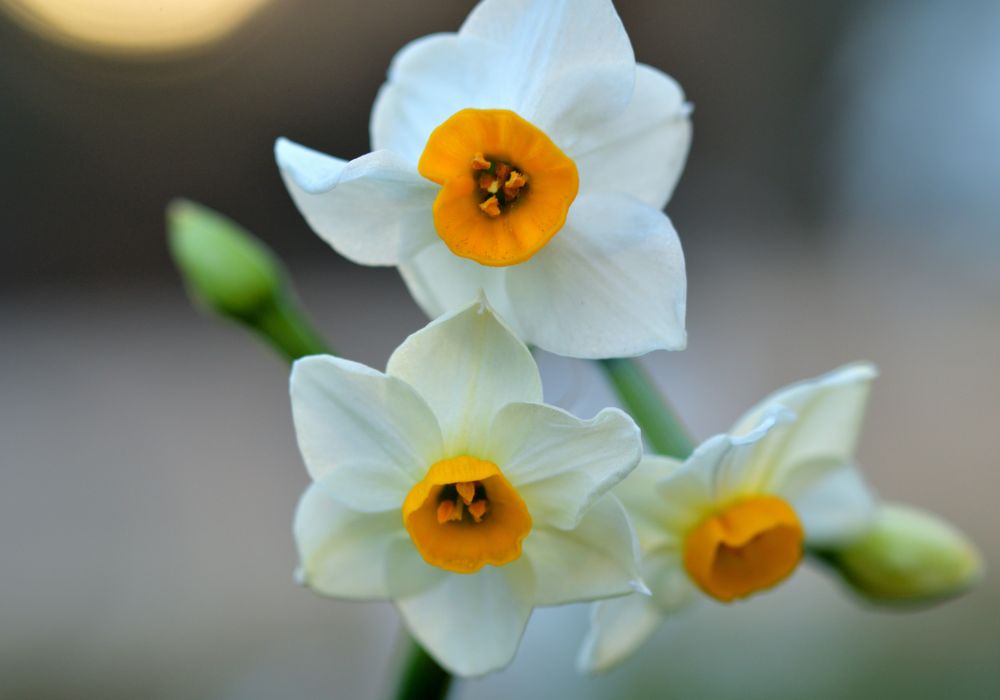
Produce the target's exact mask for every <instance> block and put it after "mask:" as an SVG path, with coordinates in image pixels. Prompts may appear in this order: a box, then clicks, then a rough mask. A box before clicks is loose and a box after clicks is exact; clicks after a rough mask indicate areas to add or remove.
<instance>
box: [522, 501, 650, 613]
mask: <svg viewBox="0 0 1000 700" xmlns="http://www.w3.org/2000/svg"><path fill="white" fill-rule="evenodd" d="M522 556H523V559H524V560H525V561H526V562H527V563H529V564H530V565H531V569H532V571H533V574H534V591H533V596H532V602H533V603H534V604H535V605H562V604H564V603H577V602H581V601H586V600H596V599H599V598H608V597H610V596H616V595H624V594H626V593H631V592H633V591H635V590H637V589H638V588H641V587H642V583H641V581H640V579H641V577H640V575H639V551H638V543H637V542H636V540H635V534H634V532H633V531H632V527H631V526H630V525H629V522H628V516H627V515H626V514H625V509H624V508H623V507H622V505H621V503H619V502H618V499H616V498H615V497H614V496H612V495H610V494H608V495H605V496H604V497H602V498H599V499H598V500H597V501H596V502H595V503H594V504H593V506H592V507H591V508H589V509H588V510H587V511H586V512H585V513H584V514H583V517H582V518H581V519H580V522H579V524H578V525H577V526H576V527H575V528H574V529H572V530H561V529H557V528H552V527H545V526H542V527H535V528H532V530H531V533H530V534H529V535H528V537H527V539H525V541H524V550H523V555H522ZM519 562H520V560H519Z"/></svg>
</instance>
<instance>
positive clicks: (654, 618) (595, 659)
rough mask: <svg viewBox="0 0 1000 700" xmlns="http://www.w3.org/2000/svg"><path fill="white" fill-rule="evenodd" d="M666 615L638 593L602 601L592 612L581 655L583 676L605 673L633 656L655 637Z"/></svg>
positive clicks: (579, 666)
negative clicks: (654, 633) (647, 641)
mask: <svg viewBox="0 0 1000 700" xmlns="http://www.w3.org/2000/svg"><path fill="white" fill-rule="evenodd" d="M662 620H663V613H662V612H660V610H659V608H657V607H656V604H655V603H654V602H653V600H652V599H651V598H650V597H649V596H646V595H640V594H638V593H635V594H632V595H628V596H624V597H621V598H614V599H612V600H602V601H600V602H599V603H595V604H594V605H593V606H592V607H591V609H590V630H589V631H588V632H587V636H586V637H585V638H584V640H583V645H582V646H581V647H580V653H579V655H578V656H577V660H576V665H577V668H578V669H579V670H580V671H581V672H583V673H603V672H605V671H608V670H610V669H611V668H612V667H614V666H616V665H618V664H619V663H621V662H622V661H624V660H625V659H627V658H628V657H629V656H631V655H632V654H633V653H634V652H635V651H636V650H637V649H638V648H639V647H640V646H642V644H643V643H644V642H645V641H646V640H647V639H649V638H650V637H651V636H653V632H655V631H656V630H657V628H658V627H659V626H660V622H661V621H662Z"/></svg>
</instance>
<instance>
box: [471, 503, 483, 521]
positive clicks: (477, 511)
mask: <svg viewBox="0 0 1000 700" xmlns="http://www.w3.org/2000/svg"><path fill="white" fill-rule="evenodd" d="M486 507H487V503H486V500H485V499H483V500H479V501H475V502H474V503H472V504H471V505H470V506H469V514H470V515H471V516H472V517H473V519H474V520H475V521H476V522H477V523H479V522H482V520H483V516H484V515H486Z"/></svg>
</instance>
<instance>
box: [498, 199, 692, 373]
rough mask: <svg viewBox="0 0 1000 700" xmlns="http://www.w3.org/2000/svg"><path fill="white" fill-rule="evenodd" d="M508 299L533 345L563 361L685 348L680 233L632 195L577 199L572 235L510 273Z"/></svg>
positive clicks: (569, 222) (684, 283)
mask: <svg viewBox="0 0 1000 700" xmlns="http://www.w3.org/2000/svg"><path fill="white" fill-rule="evenodd" d="M507 292H508V294H509V296H510V301H511V304H512V306H513V309H514V313H515V314H516V315H517V325H518V327H519V328H520V329H522V330H523V332H524V335H525V339H526V340H527V341H528V342H530V343H533V344H535V345H537V346H538V347H540V348H542V349H543V350H548V351H550V352H554V353H556V354H558V355H566V356H569V357H582V358H602V357H631V356H636V355H642V354H645V353H647V352H651V351H653V350H682V349H683V348H684V346H685V345H686V343H687V334H686V332H685V330H684V317H685V312H686V306H687V277H686V274H685V270H684V253H683V251H682V250H681V244H680V240H679V239H678V237H677V232H676V231H674V227H673V225H672V224H671V223H670V220H669V219H668V218H667V217H666V215H665V214H663V213H662V212H660V211H658V210H656V209H654V208H652V207H650V206H649V205H647V204H643V203H642V202H640V201H638V200H636V199H633V198H631V197H627V196H625V195H621V194H595V195H589V196H586V197H581V198H579V199H577V201H576V202H574V203H573V206H572V207H571V208H570V212H569V217H568V219H567V223H566V226H565V228H563V230H562V231H560V232H559V233H558V234H557V235H556V236H555V237H554V238H553V239H552V240H551V241H550V242H549V244H548V245H547V246H545V248H543V249H542V250H540V251H539V252H538V253H537V254H536V255H535V256H534V257H533V258H531V260H529V261H527V262H526V263H523V264H521V265H518V266H515V267H512V268H510V270H509V272H508V276H507Z"/></svg>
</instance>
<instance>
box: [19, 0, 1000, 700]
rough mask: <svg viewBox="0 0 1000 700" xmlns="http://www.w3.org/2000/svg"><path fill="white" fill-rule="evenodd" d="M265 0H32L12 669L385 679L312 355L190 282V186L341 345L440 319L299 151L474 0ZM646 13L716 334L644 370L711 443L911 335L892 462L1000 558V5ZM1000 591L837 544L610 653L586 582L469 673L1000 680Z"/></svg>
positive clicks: (743, 692)
mask: <svg viewBox="0 0 1000 700" xmlns="http://www.w3.org/2000/svg"><path fill="white" fill-rule="evenodd" d="M241 3H243V4H247V5H252V4H258V5H260V7H259V8H258V10H257V11H256V12H248V13H247V14H246V15H245V16H244V17H243V20H242V21H240V22H236V23H234V25H233V26H232V27H231V31H228V32H223V31H222V30H223V29H226V28H227V27H223V26H222V25H220V30H219V33H220V34H221V35H222V36H221V37H220V38H218V39H216V40H214V41H211V42H207V43H202V44H200V45H197V46H190V45H189V46H186V47H185V48H183V49H178V50H169V48H165V47H164V46H163V45H162V44H160V45H159V48H158V49H157V50H156V51H154V52H144V51H142V50H141V38H142V37H143V36H146V35H147V34H148V35H149V36H150V37H151V39H150V41H153V40H160V39H163V34H164V32H165V29H164V28H165V27H167V25H169V24H170V23H171V22H172V21H173V18H172V15H171V13H172V12H174V11H175V10H178V8H181V9H183V7H187V6H188V5H192V3H191V2H190V0H185V2H180V0H177V1H176V2H174V3H169V2H148V3H147V2H143V1H140V0H129V2H127V3H126V4H128V5H129V9H128V12H127V13H126V12H124V11H122V17H124V16H125V15H126V14H127V15H128V17H129V18H134V17H138V18H139V22H140V23H139V24H137V25H135V26H133V25H129V24H127V23H125V22H124V21H122V23H121V26H117V25H115V23H114V22H112V23H111V26H112V27H113V28H116V30H117V31H118V32H119V34H120V35H121V36H123V37H128V38H130V39H131V40H133V41H134V43H137V44H138V45H139V46H140V48H139V49H136V48H134V47H133V49H131V50H129V51H123V50H122V49H120V48H116V47H115V46H114V45H113V44H111V43H108V41H109V40H107V39H105V40H104V41H103V43H99V44H93V43H86V42H85V41H83V40H80V39H76V40H74V39H72V38H71V37H72V31H70V30H72V29H73V27H72V26H71V25H67V24H66V23H65V22H59V21H57V20H59V19H60V17H59V15H58V13H59V12H60V11H64V10H66V8H68V7H70V6H74V7H75V8H76V10H75V11H77V12H78V13H79V8H80V7H84V8H86V6H87V5H88V4H89V5H92V6H93V9H92V10H91V11H90V14H89V15H87V13H86V12H84V13H83V15H79V14H77V15H74V17H76V20H75V21H77V23H78V25H79V23H80V22H83V23H84V24H86V21H88V20H90V21H92V23H93V24H95V26H96V25H100V26H105V25H107V24H108V20H109V17H110V19H111V20H115V19H116V15H115V9H114V8H115V5H116V0H94V2H90V1H89V0H88V2H81V1H80V0H77V1H76V2H71V1H70V0H0V99H2V106H0V477H2V482H0V561H2V568H0V697H3V698H8V697H9V698H17V699H21V698H31V699H34V698H38V699H43V698H44V699H50V698H51V699H57V698H58V699H63V698H66V699H69V698H73V699H79V698H111V699H115V698H157V699H158V698H164V699H172V698H184V699H185V700H190V699H192V698H196V699H197V698H206V699H213V700H216V699H218V700H243V699H244V698H247V699H258V698H259V699H261V700H263V699H265V698H277V697H280V698H289V699H292V700H299V699H302V700H306V699H312V698H369V697H379V695H380V694H381V693H382V692H384V690H385V689H386V683H387V681H386V669H387V668H391V667H392V664H393V663H395V660H396V652H397V648H396V647H397V642H398V639H399V626H398V620H397V617H396V615H395V612H394V611H393V610H392V608H391V607H390V606H388V605H376V604H347V603H338V602H332V601H327V600H321V599H319V598H317V597H314V596H313V595H311V594H310V593H308V592H307V591H304V590H302V589H299V588H297V587H296V586H295V585H294V584H293V582H292V570H293V567H294V565H295V555H294V550H293V546H292V542H291V534H290V521H291V516H292V512H293V508H294V506H295V502H296V500H297V498H298V495H299V493H300V492H301V491H302V489H303V488H304V487H305V485H306V483H307V478H306V475H305V471H304V469H303V468H302V465H301V462H300V459H299V456H298V454H297V451H296V449H295V446H294V441H293V434H292V427H291V421H290V417H289V409H288V400H287V395H286V382H287V372H286V368H285V367H283V366H282V364H281V362H280V361H278V360H277V359H276V357H274V356H272V355H270V354H269V351H268V350H267V349H265V348H263V347H260V346H258V344H257V343H256V342H255V341H254V340H253V339H251V338H249V337H247V336H246V335H245V334H244V333H243V332H242V331H241V330H239V329H236V328H233V327H231V326H227V325H223V324H220V323H218V322H216V321H215V320H214V319H209V318H205V317H203V316H200V315H198V314H197V313H196V312H195V311H194V310H192V308H191V307H190V305H189V303H188V301H187V299H186V298H185V296H184V293H183V290H182V289H181V287H180V284H179V282H178V279H177V277H176V275H175V273H174V271H173V269H172V267H171V263H170V261H169V259H168V257H167V254H166V249H165V245H164V231H163V207H164V205H165V203H166V202H167V201H168V200H169V199H170V198H172V197H174V196H177V195H183V196H187V197H190V198H192V199H195V200H198V201H201V202H203V203H205V204H208V205H210V206H212V207H214V208H217V209H219V210H221V211H223V212H225V213H227V214H228V215H230V216H232V217H233V218H235V219H237V220H238V221H240V222H242V223H243V224H244V225H246V226H247V227H249V228H250V229H252V230H253V231H255V232H256V233H257V234H259V235H260V236H261V237H262V238H264V239H265V240H266V241H267V242H268V243H269V244H270V245H271V246H272V247H273V248H274V249H275V250H276V251H278V253H279V254H280V255H282V256H283V257H284V258H285V259H286V260H287V261H288V263H289V266H290V267H291V269H292V271H293V273H294V274H295V276H296V279H297V281H298V286H299V289H300V292H301V294H302V296H303V298H304V300H305V302H306V303H307V304H308V306H309V308H310V310H311V311H312V313H313V315H314V318H315V319H316V321H317V323H318V324H319V325H320V326H321V327H322V328H323V329H324V331H325V332H327V333H328V335H329V337H330V338H331V340H332V342H333V343H334V344H335V346H336V347H337V348H338V349H339V350H340V351H341V352H342V353H343V354H344V355H346V356H348V357H351V358H353V359H357V360H360V361H364V362H366V363H368V364H371V365H374V366H376V367H381V366H383V365H384V362H385V360H386V358H387V357H388V355H389V353H390V352H391V351H392V349H393V348H394V347H395V346H396V345H397V344H398V343H399V342H400V341H401V339H402V338H403V337H405V335H406V334H407V333H409V332H412V331H413V330H415V329H417V328H419V327H420V326H421V325H422V324H423V323H424V319H423V318H422V316H421V314H420V312H419V311H418V310H417V308H416V307H415V305H414V304H413V302H412V301H411V300H410V299H409V297H408V295H407V293H406V291H405V288H404V287H403V285H402V283H401V282H400V280H399V279H398V276H397V275H396V273H395V272H394V271H392V270H376V269H365V268H358V267H354V266H352V265H351V264H349V263H347V262H346V261H344V260H342V259H340V258H338V257H337V256H336V254H334V253H332V252H331V251H330V250H329V249H328V248H327V247H326V246H325V245H324V244H323V243H321V242H320V241H319V240H318V239H317V238H316V237H315V236H314V235H313V234H311V233H310V232H309V230H308V229H307V227H306V226H305V224H304V223H303V221H302V220H301V219H300V217H299V216H298V214H297V213H296V211H295V209H294V207H293V206H292V204H291V201H290V199H289V198H288V196H287V195H286V193H285V191H284V189H283V187H282V185H281V183H280V181H279V178H278V175H277V171H276V168H275V166H274V163H273V160H272V155H271V149H272V144H273V142H274V139H275V138H276V137H277V136H279V135H286V136H289V137H291V138H293V139H295V140H297V141H300V142H302V143H305V144H308V145H311V146H313V147H316V148H319V149H322V150H325V151H327V152H330V153H333V154H336V155H339V156H343V157H353V156H357V155H360V154H362V153H364V152H365V151H366V150H367V121H368V111H369V108H370V106H371V102H372V100H373V98H374V95H375V92H376V90H377V88H378V86H379V84H380V83H381V80H382V78H383V76H384V73H385V70H386V68H387V66H388V63H389V60H390V59H391V57H392V55H393V54H394V53H395V52H396V51H397V50H398V49H399V48H400V47H401V46H402V45H403V44H404V43H405V42H407V41H409V40H410V39H413V38H416V37H418V36H421V35H424V34H428V33H431V32H435V31H444V30H453V29H456V28H457V27H458V26H459V24H460V22H461V20H462V18H463V17H464V16H465V14H466V13H467V11H468V10H469V8H470V7H471V5H472V3H470V2H459V1H457V0H449V1H447V2H445V1H437V2H434V3H403V2H390V1H388V0H383V1H372V2H366V3H357V2H346V1H344V0H326V1H322V2H321V1H318V0H317V1H315V2H310V1H307V0H282V1H281V2H277V1H275V0H272V1H271V2H258V3H254V2H253V1H252V0H212V1H211V2H209V0H203V2H202V3H201V4H202V6H203V8H204V7H207V6H209V5H212V6H214V5H219V6H225V5H230V6H234V7H235V6H239V5H240V4H241ZM117 4H118V5H121V4H122V0H117ZM193 4H197V3H193ZM36 5H37V6H39V7H41V8H42V9H38V7H35V6H36ZM618 5H619V11H620V13H621V15H622V18H623V21H624V23H625V26H626V28H627V29H628V30H629V32H630V34H631V36H632V40H633V43H634V46H635V50H636V54H637V57H638V58H639V60H641V61H643V62H646V63H650V64H653V65H655V66H658V67H660V68H662V69H664V70H666V71H667V72H669V73H671V74H672V75H673V76H674V77H676V78H677V79H678V80H679V81H680V83H681V84H682V85H683V86H684V88H685V90H686V92H687V94H688V97H689V99H690V100H691V101H692V102H693V103H694V104H695V112H694V122H695V138H694V145H693V148H692V151H691V155H690V159H689V162H688V168H687V171H686V173H685V175H684V177H683V178H682V180H681V183H680V186H679V187H678V189H677V193H676V195H675V197H674V200H673V201H672V202H671V203H670V205H669V207H668V213H669V214H670V215H671V217H672V218H673V220H674V222H675V224H676V226H677V229H678V230H679V232H680V234H681V237H682V240H683V242H684V246H685V251H686V255H687V259H688V274H689V279H690V291H689V297H690V302H689V331H690V346H689V349H688V350H687V351H686V352H684V353H675V354H667V353H656V354H654V355H651V356H649V357H648V358H646V360H645V363H646V365H647V367H649V368H650V369H651V370H652V371H653V372H654V373H655V376H656V379H657V381H658V383H659V384H660V386H661V387H662V388H663V389H665V390H666V391H668V392H669V394H670V396H671V398H672V400H673V402H674V403H675V404H676V405H677V406H678V407H679V409H680V410H681V412H682V414H683V415H684V416H685V418H686V420H687V421H688V423H689V425H690V426H691V428H692V429H693V431H694V432H695V433H696V434H697V435H698V436H699V437H706V436H708V435H709V434H711V433H713V432H717V431H720V430H723V429H725V428H726V427H727V426H728V425H729V424H730V423H731V422H732V421H733V420H734V419H735V417H737V416H738V415H739V414H740V413H741V412H742V410H743V409H745V408H746V407H748V406H749V405H750V404H751V403H752V402H754V401H755V400H757V399H758V398H760V397H761V396H763V395H764V394H765V393H767V392H769V391H771V390H772V389H774V388H776V387H778V386H780V385H782V384H784V383H787V382H789V381H792V380H795V379H798V378H802V377H805V376H809V375H812V374H817V373H819V372H822V371H825V370H828V369H830V368H832V367H834V366H836V365H838V364H840V363H844V362H847V361H850V360H853V359H870V360H873V361H875V362H877V363H878V364H879V365H880V367H881V370H882V377H881V379H880V380H879V381H878V382H877V384H876V389H875V393H874V396H873V399H872V402H871V407H870V412H869V418H870V419H869V421H868V423H867V426H866V430H865V434H864V438H863V443H862V446H861V451H860V459H861V461H862V463H863V464H864V466H865V469H866V471H867V473H868V474H869V476H870V478H871V480H872V482H873V483H874V484H875V485H876V487H877V488H878V490H879V491H880V492H881V493H882V494H883V495H884V496H885V497H887V498H890V499H894V500H902V501H908V502H911V503H915V504H917V505H920V506H923V507H926V508H929V509H932V510H935V511H937V512H939V513H941V514H943V515H945V516H947V517H948V518H950V519H951V520H953V521H954V522H956V523H957V524H958V525H960V526H961V527H962V528H963V529H965V530H966V531H967V532H968V533H970V534H971V536H972V537H973V538H974V539H975V540H976V541H977V543H978V544H979V545H980V547H981V548H982V550H983V552H984V554H985V556H986V559H987V562H988V563H989V562H991V561H995V560H996V557H997V556H998V555H1000V535H998V532H997V525H998V523H1000V515H998V507H997V498H998V494H1000V468H998V467H1000V464H998V462H1000V458H998V450H997V447H996V439H997V435H996V433H997V424H998V418H1000V409H998V400H1000V371H998V370H1000V347H998V346H1000V325H998V320H1000V196H998V185H1000V4H998V3H996V2H991V1H990V0H968V1H967V2H962V3H952V2H947V1H946V0H937V1H932V0H912V1H905V2H904V1H903V0H899V1H895V2H893V1H889V0H886V1H883V2H862V1H860V0H854V1H849V2H832V1H831V2H813V3H801V2H794V1H793V0H757V1H756V2H745V3H737V2H725V1H723V0H670V1H669V2H662V1H656V2H654V1H653V0H650V1H648V2H641V1H639V0H635V1H632V0H629V1H627V2H625V1H623V2H620V3H618ZM137 8H138V9H137ZM120 9H121V8H119V10H120ZM230 9H232V8H230ZM43 10H44V12H43ZM140 10H144V11H145V14H143V12H141V11H140ZM178 11H179V10H178ZM38 13H41V14H38ZM81 16H82V17H83V19H82V20H81V19H80V17H81ZM32 17H35V18H36V19H37V17H42V18H43V19H41V20H38V21H33V20H32V19H31V18H32ZM181 19H182V20H183V19H184V18H183V17H182V18H181ZM198 21H199V22H200V23H204V22H206V21H209V20H207V19H205V17H204V16H201V17H199V19H198ZM213 21H214V20H213ZM219 21H220V22H221V20H219ZM183 24H184V22H183V21H182V22H181V25H182V28H183ZM54 26H62V27H63V30H56V29H53V27H54ZM67 26H69V27H70V28H69V29H66V27H67ZM81 26H82V25H79V26H77V27H76V28H77V29H80V27H81ZM171 26H173V25H171ZM83 28H84V29H85V28H86V27H85V26H84V27H83ZM161 29H164V31H161ZM67 37H70V38H67ZM540 361H541V364H542V367H543V371H544V373H545V378H546V391H547V393H548V398H549V400H551V401H554V402H557V403H560V404H562V405H564V406H567V407H568V408H570V409H572V410H573V411H575V412H577V413H579V414H584V415H590V414H592V413H593V412H595V411H596V410H597V409H599V408H600V407H601V406H603V405H606V404H607V403H610V402H612V401H613V398H612V395H611V393H610V392H609V391H608V390H607V388H606V387H605V386H604V385H603V383H602V381H601V377H600V376H599V375H598V374H597V373H596V372H595V371H594V370H593V369H592V368H591V367H590V366H589V365H587V364H586V363H584V362H577V361H569V360H565V359H560V358H555V357H551V356H543V357H541V358H540ZM998 604H1000V584H998V583H997V581H996V579H993V578H988V579H987V581H986V582H985V584H984V585H983V586H982V587H981V588H979V589H978V590H977V591H976V592H974V593H973V594H971V595H969V596H967V597H965V598H963V599H960V600H957V601H954V602H951V603H949V604H947V605H944V606H941V607H937V608H934V609H931V610H922V611H913V612H906V613H902V612H885V611H878V610H873V609H870V608H866V607H864V606H861V605H859V604H858V603H857V602H856V601H855V600H853V599H852V598H851V597H850V596H849V595H847V594H846V593H845V592H844V591H843V590H842V589H841V588H840V587H839V586H838V585H837V583H836V582H834V581H831V580H829V579H828V578H826V577H825V576H824V575H823V574H822V573H820V572H816V571H813V570H809V569H806V568H803V569H802V570H800V572H799V573H798V574H796V576H795V577H794V579H793V580H792V581H791V583H790V585H787V586H783V587H781V588H780V589H779V590H778V591H777V592H774V593H771V594H767V595H763V596H759V597H757V598H755V599H754V600H752V601H750V602H748V603H744V604H739V605H735V606H729V607H722V606H708V605H706V606H704V607H703V608H700V609H698V610H696V611H692V612H690V613H689V614H687V615H684V616H682V617H680V618H678V619H677V620H676V621H675V622H674V623H673V624H671V625H668V626H667V627H665V628H664V629H663V630H662V632H661V633H660V634H659V635H658V636H657V637H656V639H655V641H654V643H652V644H650V645H648V646H647V647H646V648H644V650H643V651H642V652H641V653H640V654H639V655H638V656H637V657H636V658H634V659H633V660H631V661H630V662H628V663H627V664H625V665H624V666H623V667H622V668H621V669H620V670H619V671H616V672H614V673H612V674H610V675H608V676H606V677H603V678H600V679H598V680H596V681H590V680H585V679H582V678H580V677H578V676H576V675H575V672H574V671H573V668H572V659H573V655H574V654H575V651H576V645H577V642H578V640H579V638H580V636H581V634H582V632H583V630H584V628H585V615H586V611H585V609H584V608H583V607H579V606H578V607H571V608H564V609H557V610H552V611H543V612H542V613H541V614H538V615H536V617H535V618H534V619H533V621H532V624H531V625H530V627H529V630H528V633H527V636H526V638H525V643H524V645H523V647H522V649H521V652H520V654H519V656H518V658H517V660H516V661H515V663H514V664H513V666H512V667H511V668H510V669H509V670H508V671H506V672H504V673H502V674H499V675H496V676H492V677H489V678H487V679H485V680H480V681H475V682H468V683H463V684H462V685H461V686H460V688H459V692H458V694H457V695H458V697H460V698H473V697H474V698H477V700H487V699H489V698H506V697H511V696H514V695H516V696H518V697H523V698H535V697H581V698H598V697H630V696H634V697H641V698H648V697H656V698H737V697H738V698H761V699H764V698H768V699H772V698H789V699H790V698H803V697H809V698H831V699H832V698H842V697H855V698H882V697H906V698H940V697H946V696H947V697H949V698H984V699H985V698H996V697H1000V624H998V623H1000V620H998V614H997V611H998Z"/></svg>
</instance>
